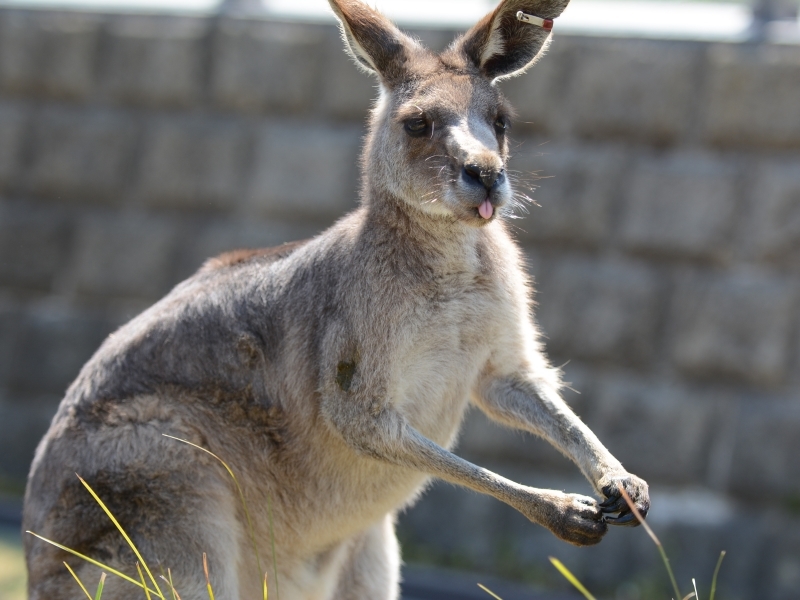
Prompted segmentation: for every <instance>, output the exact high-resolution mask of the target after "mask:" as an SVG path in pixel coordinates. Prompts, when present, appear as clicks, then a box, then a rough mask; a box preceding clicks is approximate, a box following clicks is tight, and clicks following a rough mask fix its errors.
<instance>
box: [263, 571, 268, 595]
mask: <svg viewBox="0 0 800 600" xmlns="http://www.w3.org/2000/svg"><path fill="white" fill-rule="evenodd" d="M262 592H263V594H264V600H267V572H266V571H264V587H263V588H262Z"/></svg>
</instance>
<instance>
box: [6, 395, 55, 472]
mask: <svg viewBox="0 0 800 600" xmlns="http://www.w3.org/2000/svg"><path fill="white" fill-rule="evenodd" d="M60 399H61V398H60V396H58V395H55V394H51V395H50V394H46V395H40V394H34V395H29V394H24V395H18V394H8V395H5V394H3V393H2V391H0V478H2V479H4V480H6V481H7V480H16V481H20V482H21V483H24V482H25V478H26V477H27V476H28V471H29V470H30V466H31V462H32V461H33V453H34V451H35V450H36V446H37V445H38V444H39V440H41V439H42V436H44V434H45V432H46V431H47V429H48V427H49V426H50V421H51V420H52V419H53V415H55V413H56V409H57V408H58V402H59V400H60Z"/></svg>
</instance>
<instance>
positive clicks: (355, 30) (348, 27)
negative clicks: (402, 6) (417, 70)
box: [328, 0, 419, 87]
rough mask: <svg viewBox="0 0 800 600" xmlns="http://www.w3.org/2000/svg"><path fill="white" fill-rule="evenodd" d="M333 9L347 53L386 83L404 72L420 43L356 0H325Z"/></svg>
mask: <svg viewBox="0 0 800 600" xmlns="http://www.w3.org/2000/svg"><path fill="white" fill-rule="evenodd" d="M328 2H329V4H330V5H331V8H332V9H333V12H334V13H336V16H337V17H338V19H339V21H340V23H341V27H342V37H343V38H344V41H345V46H346V48H347V52H348V54H350V56H352V57H353V59H355V61H356V63H357V64H358V66H360V67H361V68H362V69H364V70H365V71H367V72H369V73H376V74H377V75H378V76H379V77H380V79H381V81H382V82H383V83H385V84H386V85H387V86H388V87H392V85H393V84H394V83H396V82H398V81H400V80H401V79H402V78H403V76H404V75H405V74H406V69H405V64H406V62H407V60H408V59H409V58H410V56H409V55H410V53H411V52H413V50H414V49H416V48H418V47H419V45H418V44H417V42H416V41H414V40H413V39H411V38H410V37H408V36H407V35H406V34H404V33H403V32H402V31H400V30H399V29H398V28H397V27H396V26H395V25H394V23H392V22H391V21H390V20H389V19H387V18H386V17H384V16H383V15H382V14H380V13H379V12H378V11H376V10H374V9H372V8H370V7H369V6H367V5H366V4H363V3H361V2H359V1H358V0H328Z"/></svg>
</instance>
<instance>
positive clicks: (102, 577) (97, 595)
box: [94, 573, 147, 600]
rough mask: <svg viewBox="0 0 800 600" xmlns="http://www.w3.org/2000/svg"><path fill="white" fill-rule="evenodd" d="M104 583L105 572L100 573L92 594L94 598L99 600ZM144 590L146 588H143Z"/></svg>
mask: <svg viewBox="0 0 800 600" xmlns="http://www.w3.org/2000/svg"><path fill="white" fill-rule="evenodd" d="M105 585H106V574H105V573H100V582H99V583H98V584H97V592H95V594H94V600H100V597H101V596H102V595H103V588H104V587H105ZM144 589H145V591H146V590H147V588H144Z"/></svg>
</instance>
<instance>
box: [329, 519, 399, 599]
mask: <svg viewBox="0 0 800 600" xmlns="http://www.w3.org/2000/svg"><path fill="white" fill-rule="evenodd" d="M399 597H400V546H399V544H398V543H397V537H396V536H395V533H394V515H392V514H388V515H386V517H384V519H383V520H382V521H381V522H380V523H377V524H376V525H374V526H373V527H371V528H370V529H367V530H366V531H364V532H363V533H362V534H361V535H359V536H358V537H356V539H355V540H354V541H353V546H352V548H351V552H350V556H349V557H348V560H347V561H346V563H345V564H344V565H343V568H342V573H341V576H340V578H339V584H338V588H337V591H336V594H335V595H334V596H333V598H336V600H397V599H398V598H399Z"/></svg>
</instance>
